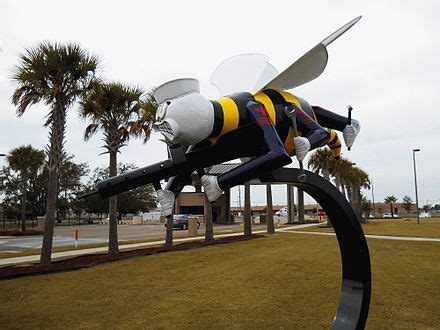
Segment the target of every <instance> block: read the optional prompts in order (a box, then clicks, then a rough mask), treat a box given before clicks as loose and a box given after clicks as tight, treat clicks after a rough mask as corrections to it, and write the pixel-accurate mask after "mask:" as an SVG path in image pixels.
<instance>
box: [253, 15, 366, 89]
mask: <svg viewBox="0 0 440 330" xmlns="http://www.w3.org/2000/svg"><path fill="white" fill-rule="evenodd" d="M361 17H362V16H359V17H356V18H355V19H353V20H352V21H350V22H348V23H347V24H345V25H344V26H343V27H341V28H340V29H338V30H336V31H335V32H334V33H332V34H331V35H329V36H328V37H327V38H325V39H324V40H323V41H321V42H320V43H319V44H317V45H316V46H315V47H313V48H312V49H311V50H309V51H308V52H307V53H306V54H304V55H303V56H302V57H301V58H300V59H299V60H297V61H296V62H294V63H293V64H292V65H290V66H289V67H288V68H287V69H286V70H284V71H283V72H281V73H280V74H279V75H278V76H276V77H275V78H273V79H272V80H270V81H269V82H268V83H267V84H265V85H263V87H262V88H261V89H265V88H274V89H283V90H288V89H292V88H295V87H298V86H301V85H304V84H305V83H308V82H310V81H312V80H313V79H315V78H317V77H319V76H320V75H321V73H322V72H324V69H325V67H326V65H327V60H328V54H327V48H326V47H327V46H328V45H330V44H331V43H332V42H333V41H335V40H336V39H337V38H339V37H340V36H341V35H343V34H344V33H345V32H346V31H348V30H349V29H350V28H351V27H352V26H353V25H355V24H356V23H357V22H358V21H359V20H360V19H361ZM261 89H260V90H261Z"/></svg>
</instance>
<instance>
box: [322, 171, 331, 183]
mask: <svg viewBox="0 0 440 330" xmlns="http://www.w3.org/2000/svg"><path fill="white" fill-rule="evenodd" d="M323 176H324V179H326V180H327V181H330V173H329V172H328V171H327V170H323Z"/></svg>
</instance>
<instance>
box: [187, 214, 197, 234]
mask: <svg viewBox="0 0 440 330" xmlns="http://www.w3.org/2000/svg"><path fill="white" fill-rule="evenodd" d="M198 220H199V218H198V217H189V219H188V236H197V234H198V223H197V221H198Z"/></svg>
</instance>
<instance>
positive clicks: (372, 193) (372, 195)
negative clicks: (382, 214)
mask: <svg viewBox="0 0 440 330" xmlns="http://www.w3.org/2000/svg"><path fill="white" fill-rule="evenodd" d="M370 181H371V198H372V199H373V218H374V186H373V180H372V179H371V180H370Z"/></svg>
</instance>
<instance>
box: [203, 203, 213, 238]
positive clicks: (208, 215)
mask: <svg viewBox="0 0 440 330" xmlns="http://www.w3.org/2000/svg"><path fill="white" fill-rule="evenodd" d="M204 195H205V206H206V210H205V240H206V241H211V240H213V239H214V223H213V219H212V205H211V203H210V202H209V200H208V197H207V196H206V194H204Z"/></svg>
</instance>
